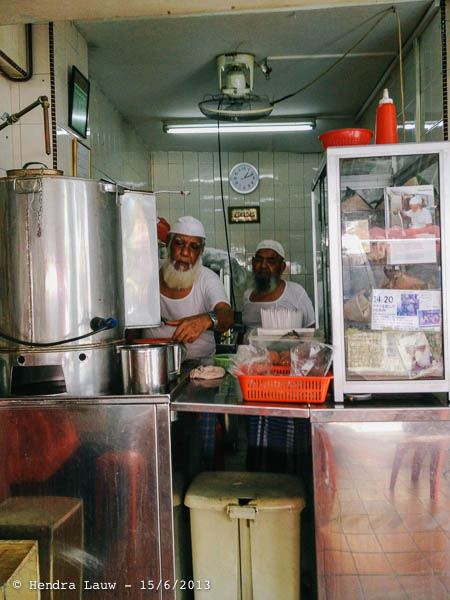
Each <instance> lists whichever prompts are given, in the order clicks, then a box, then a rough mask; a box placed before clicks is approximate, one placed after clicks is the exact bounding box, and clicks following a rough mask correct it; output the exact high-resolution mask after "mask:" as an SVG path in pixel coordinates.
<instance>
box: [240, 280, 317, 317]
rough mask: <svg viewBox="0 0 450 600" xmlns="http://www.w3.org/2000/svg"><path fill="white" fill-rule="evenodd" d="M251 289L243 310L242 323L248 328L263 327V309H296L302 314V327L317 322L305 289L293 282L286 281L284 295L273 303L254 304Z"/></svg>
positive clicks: (246, 294)
mask: <svg viewBox="0 0 450 600" xmlns="http://www.w3.org/2000/svg"><path fill="white" fill-rule="evenodd" d="M252 291H253V290H252V289H249V290H247V291H246V292H245V294H244V308H243V310H242V322H243V323H244V325H246V326H247V327H261V325H262V323H261V308H274V307H276V306H277V307H283V308H291V309H296V310H299V311H301V312H302V314H303V319H302V327H309V326H310V325H312V324H313V323H314V322H315V320H316V315H315V313H314V308H313V305H312V302H311V300H310V299H309V296H308V294H307V293H306V291H305V290H304V288H303V287H302V286H301V285H299V284H298V283H294V282H293V281H286V286H285V288H284V291H283V293H282V294H281V296H280V297H279V298H278V299H277V300H273V301H272V302H252V301H251V300H250V294H251V293H252Z"/></svg>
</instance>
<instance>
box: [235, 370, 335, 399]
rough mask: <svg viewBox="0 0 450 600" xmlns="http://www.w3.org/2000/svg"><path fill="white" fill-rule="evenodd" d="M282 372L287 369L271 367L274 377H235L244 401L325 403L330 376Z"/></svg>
mask: <svg viewBox="0 0 450 600" xmlns="http://www.w3.org/2000/svg"><path fill="white" fill-rule="evenodd" d="M283 370H284V371H285V372H286V371H287V372H288V373H289V367H273V372H274V375H237V378H238V379H239V384H240V386H241V391H242V397H243V398H244V400H247V401H249V402H301V403H307V404H320V403H322V402H325V399H326V397H327V392H328V388H329V386H330V381H331V380H332V379H333V376H332V375H327V376H326V377H296V376H291V375H283V374H280V372H282V371H283ZM277 372H278V374H275V373H277Z"/></svg>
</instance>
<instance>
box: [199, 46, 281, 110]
mask: <svg viewBox="0 0 450 600" xmlns="http://www.w3.org/2000/svg"><path fill="white" fill-rule="evenodd" d="M216 62H217V75H218V79H219V89H220V94H215V95H210V96H205V98H204V99H203V100H202V101H201V102H199V105H198V107H199V109H200V110H201V112H202V113H203V114H204V115H205V117H208V118H209V119H215V120H216V121H254V120H257V119H262V118H263V117H267V116H268V115H270V113H271V112H272V111H273V109H274V106H273V104H272V103H271V102H270V101H269V99H268V98H267V97H265V96H258V95H256V94H253V93H252V90H253V73H254V65H255V57H254V55H253V54H248V53H231V54H220V55H219V56H217V58H216Z"/></svg>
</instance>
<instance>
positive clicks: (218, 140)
mask: <svg viewBox="0 0 450 600" xmlns="http://www.w3.org/2000/svg"><path fill="white" fill-rule="evenodd" d="M217 147H218V154H219V178H220V196H221V199H222V214H223V225H224V229H225V242H226V245H227V254H228V264H229V267H230V296H231V298H230V300H231V308H232V309H233V311H235V310H236V298H235V296H234V284H233V266H232V263H231V251H230V241H229V239H228V227H227V216H226V211H225V198H224V193H223V178H222V147H221V144H220V121H219V119H217Z"/></svg>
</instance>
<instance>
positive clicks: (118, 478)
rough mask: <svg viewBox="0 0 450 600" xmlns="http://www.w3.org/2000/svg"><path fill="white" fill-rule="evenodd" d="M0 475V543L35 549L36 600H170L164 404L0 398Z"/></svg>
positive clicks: (160, 399) (130, 399) (134, 399)
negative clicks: (34, 544) (28, 542)
mask: <svg viewBox="0 0 450 600" xmlns="http://www.w3.org/2000/svg"><path fill="white" fill-rule="evenodd" d="M0 470H1V474H0V537H1V538H2V539H11V540H20V539H32V540H33V539H37V540H38V542H39V562H40V565H39V566H40V577H39V576H38V577H36V579H38V580H39V581H40V582H41V583H44V584H51V585H55V587H53V588H51V589H49V588H48V587H47V588H45V589H43V590H42V591H41V598H42V600H81V599H83V600H85V599H86V600H87V599H91V598H92V600H101V599H102V598H106V597H110V596H111V597H112V596H113V597H114V598H117V599H118V600H131V599H133V600H147V599H151V600H153V599H155V600H156V599H158V600H174V599H175V591H174V589H173V585H172V584H171V585H170V586H167V585H166V586H164V582H173V581H174V580H175V569H174V534H173V516H172V479H171V448H170V412H169V396H168V395H161V396H154V397H146V396H102V397H67V396H44V397H23V398H19V397H14V398H3V399H2V400H1V401H0ZM30 579H33V577H30ZM58 581H59V584H58V583H57V582H58ZM159 581H161V582H162V584H161V585H159V586H157V584H158V582H159ZM61 582H65V583H66V586H65V588H64V587H61ZM151 582H156V583H154V584H153V583H151ZM100 584H101V585H102V586H108V587H101V586H100ZM21 585H22V586H23V587H24V588H25V589H27V590H28V589H30V587H29V586H30V585H33V584H30V583H29V582H28V581H21ZM58 586H59V587H58ZM167 587H170V589H167ZM31 589H32V588H31ZM100 590H107V593H106V592H104V591H100ZM111 590H114V591H112V592H111ZM37 593H39V592H37ZM105 593H106V595H105ZM36 597H37V596H36Z"/></svg>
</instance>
